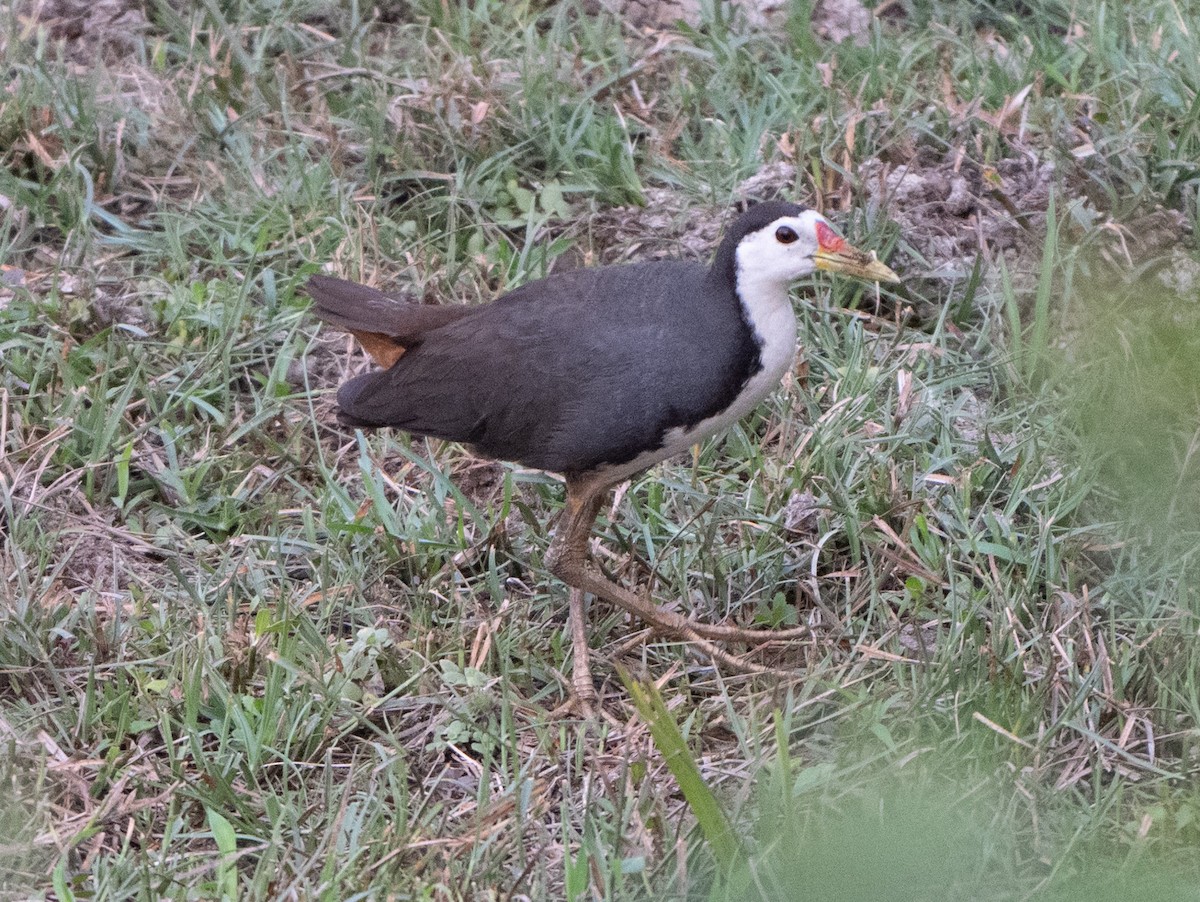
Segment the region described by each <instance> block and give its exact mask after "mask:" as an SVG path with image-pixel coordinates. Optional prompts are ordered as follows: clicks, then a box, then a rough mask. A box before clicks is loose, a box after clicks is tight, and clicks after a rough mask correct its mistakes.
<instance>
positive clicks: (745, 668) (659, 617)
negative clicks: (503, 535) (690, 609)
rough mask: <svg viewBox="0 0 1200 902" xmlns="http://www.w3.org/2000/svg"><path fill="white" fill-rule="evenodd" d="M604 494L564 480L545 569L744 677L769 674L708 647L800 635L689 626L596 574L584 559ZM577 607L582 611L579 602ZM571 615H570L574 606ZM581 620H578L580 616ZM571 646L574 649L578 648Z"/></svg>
mask: <svg viewBox="0 0 1200 902" xmlns="http://www.w3.org/2000/svg"><path fill="white" fill-rule="evenodd" d="M608 489H609V486H608V484H606V483H601V482H589V481H587V480H579V479H568V480H567V500H566V508H565V510H564V511H563V515H562V519H561V520H560V521H559V523H558V526H557V528H556V529H555V531H554V539H553V541H552V542H551V543H550V548H549V550H548V551H547V552H546V566H547V567H549V568H550V572H551V573H553V574H554V575H555V576H557V577H558V578H559V579H561V580H562V581H563V582H564V583H566V584H567V585H568V586H570V587H571V588H572V590H580V591H581V592H590V593H592V594H593V595H595V596H597V597H599V598H603V599H604V600H605V601H608V602H611V603H612V604H615V605H617V606H618V607H620V608H623V609H624V610H625V611H627V612H629V613H630V614H632V615H634V616H635V617H637V618H639V619H640V620H643V621H645V622H646V623H647V624H649V625H650V626H652V627H654V628H655V629H657V630H658V631H660V632H662V633H664V634H666V635H669V636H674V637H676V638H680V639H686V640H688V641H689V642H691V643H693V644H694V645H696V646H697V647H698V648H699V649H700V650H701V651H703V652H704V653H705V654H707V655H708V656H709V657H711V658H713V659H714V660H717V661H720V662H721V663H723V664H726V665H728V666H729V667H732V668H734V669H735V670H739V671H742V672H747V673H774V672H775V671H772V670H771V669H770V668H767V667H763V666H761V665H759V664H753V663H751V662H749V661H743V660H741V659H740V658H737V657H735V656H734V655H731V654H729V652H727V651H725V650H724V649H723V648H721V647H720V646H718V645H715V644H713V641H712V640H713V639H716V640H718V641H735V642H760V641H762V640H763V639H764V638H770V639H775V638H780V636H781V633H782V635H783V637H789V636H791V635H793V634H796V635H799V634H802V633H801V631H795V630H783V631H781V633H776V632H764V631H761V630H744V629H739V628H737V627H731V626H716V625H712V624H701V623H693V622H692V621H690V620H688V619H686V618H685V617H682V616H680V615H679V614H676V613H675V612H674V611H664V610H662V609H661V608H659V607H657V606H656V605H655V604H653V603H652V602H651V601H649V599H647V598H642V597H640V596H638V595H637V594H635V593H633V592H631V591H629V590H628V589H626V588H625V587H623V586H620V585H618V584H617V583H614V582H613V581H612V580H610V579H608V578H607V577H606V576H604V574H602V573H601V572H600V570H599V568H598V567H596V565H595V564H594V563H593V562H592V561H591V560H590V559H589V557H588V553H587V542H588V537H589V536H590V535H591V532H592V524H593V523H595V521H596V516H597V515H598V514H599V513H600V506H601V504H602V503H603V500H604V497H605V494H606V492H607V490H608ZM579 607H580V608H582V600H581V603H580V605H579ZM572 616H574V607H573V608H572ZM580 619H582V612H581V613H580ZM576 630H578V632H579V633H580V634H582V633H583V630H582V628H581V627H577V626H575V625H574V624H572V636H574V635H575V634H576V633H575V631H576ZM585 639H586V637H585ZM576 647H577V648H578V646H576Z"/></svg>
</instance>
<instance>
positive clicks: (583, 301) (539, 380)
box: [338, 262, 760, 473]
mask: <svg viewBox="0 0 1200 902" xmlns="http://www.w3.org/2000/svg"><path fill="white" fill-rule="evenodd" d="M759 365H760V364H759V359H758V346H757V343H756V342H755V341H754V338H753V335H752V333H751V332H750V329H749V327H748V326H747V325H746V323H745V322H744V320H743V318H742V314H741V306H740V304H739V303H738V301H737V298H736V296H735V295H734V294H733V292H732V291H731V290H729V289H728V288H727V287H719V286H717V285H715V284H714V283H713V282H712V281H710V280H709V278H708V270H707V269H706V268H704V267H703V266H700V265H698V264H691V263H665V262H664V263H646V264H636V265H633V266H622V267H609V268H606V269H596V270H577V271H574V272H568V273H563V274H561V275H556V276H551V277H550V278H548V279H543V280H541V281H538V282H534V283H531V284H529V285H526V286H524V287H522V288H520V289H518V290H516V291H514V292H512V293H511V294H509V295H506V296H505V297H503V298H501V299H500V300H498V301H496V302H495V303H493V304H491V305H489V306H487V307H483V308H480V309H479V311H478V313H476V314H475V315H473V316H470V317H467V318H465V319H462V320H459V321H457V322H453V323H449V324H447V325H445V326H442V327H440V328H437V329H434V330H432V331H430V332H428V333H426V334H425V335H423V336H422V340H421V342H420V343H419V344H418V345H416V346H415V347H414V348H412V349H411V350H410V351H409V352H408V353H406V354H405V355H404V356H403V357H402V358H400V360H399V361H398V362H397V363H396V364H395V366H393V367H392V368H391V369H389V370H386V371H383V372H376V373H369V374H367V375H365V376H360V377H358V378H356V379H353V380H351V381H350V382H347V383H346V384H345V385H343V386H342V387H341V389H340V390H339V392H338V403H339V405H340V406H341V408H342V410H343V412H344V414H345V415H346V419H347V420H348V421H349V422H352V423H356V424H359V425H374V426H395V427H397V428H400V429H404V430H406V431H408V432H412V433H415V434H418V435H429V436H435V437H439V438H447V439H453V440H457V441H464V442H469V443H471V444H474V445H475V446H477V447H478V448H479V449H480V450H481V451H483V452H484V453H486V454H488V455H490V456H492V457H496V458H500V459H503V460H515V461H519V462H521V463H524V464H526V465H528V466H533V467H539V468H542V469H546V470H552V471H556V472H567V473H569V472H580V471H584V470H589V469H592V468H594V467H596V466H599V465H601V464H604V463H614V464H615V463H624V462H626V461H628V460H631V459H633V458H634V457H636V456H637V455H638V454H639V453H640V452H642V451H645V450H648V449H653V448H657V447H659V445H661V442H662V438H663V435H664V434H665V433H666V432H667V430H669V429H671V428H673V427H676V426H689V425H692V424H694V423H696V422H699V421H700V420H702V419H705V418H706V417H708V416H711V415H712V414H714V413H716V412H718V411H720V410H721V409H723V408H724V407H726V406H728V404H729V403H731V402H732V400H733V398H734V397H735V396H736V394H737V391H738V390H739V389H740V388H741V386H742V385H743V384H744V383H745V381H746V379H747V378H749V376H750V375H752V374H753V373H754V372H755V371H756V370H757V369H758V367H759Z"/></svg>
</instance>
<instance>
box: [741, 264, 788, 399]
mask: <svg viewBox="0 0 1200 902" xmlns="http://www.w3.org/2000/svg"><path fill="white" fill-rule="evenodd" d="M744 256H745V255H744V254H743V248H738V252H737V294H738V300H739V301H741V303H742V309H743V310H744V311H745V313H746V320H747V321H748V322H749V323H750V328H752V329H753V330H754V334H755V337H756V338H757V339H758V342H759V356H760V357H761V358H762V369H761V370H760V371H759V372H758V373H757V374H755V375H754V376H753V377H752V378H751V379H750V384H748V385H747V388H749V387H750V385H754V384H755V383H757V381H758V380H759V379H760V378H761V379H766V380H768V384H767V385H766V387H765V388H763V390H762V393H761V394H757V395H756V397H755V400H754V403H757V402H758V401H759V400H761V399H762V398H763V397H765V396H766V394H767V393H768V392H770V390H771V389H772V388H773V387H774V386H775V383H777V382H778V381H779V380H780V379H782V378H783V374H784V373H785V372H787V370H788V369H789V368H790V367H791V365H792V361H793V360H794V359H795V356H796V312H795V310H793V309H792V300H791V297H790V296H789V295H788V286H789V285H790V283H791V281H792V280H791V279H790V278H787V277H786V276H781V275H780V274H779V273H773V272H770V271H766V272H764V271H763V270H762V269H761V268H760V267H756V266H753V265H747V262H746V260H745V259H744ZM749 394H755V393H754V392H749ZM751 406H753V405H751Z"/></svg>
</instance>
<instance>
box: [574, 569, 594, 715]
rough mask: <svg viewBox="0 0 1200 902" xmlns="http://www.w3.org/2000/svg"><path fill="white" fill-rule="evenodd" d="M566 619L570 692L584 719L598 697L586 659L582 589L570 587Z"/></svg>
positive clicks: (590, 663)
mask: <svg viewBox="0 0 1200 902" xmlns="http://www.w3.org/2000/svg"><path fill="white" fill-rule="evenodd" d="M568 619H569V621H570V624H569V626H570V628H571V691H572V692H573V693H574V694H575V699H576V701H577V702H578V703H579V707H580V708H581V709H582V710H581V711H580V712H579V713H581V714H582V715H583V716H584V717H593V716H594V707H595V705H596V704H597V703H598V702H599V701H600V697H599V695H597V694H596V684H595V683H593V682H592V662H591V661H590V660H589V658H588V655H589V653H590V652H589V649H588V639H587V618H586V612H585V611H584V609H583V589H576V588H575V587H574V586H572V587H571V601H570V612H569V614H568Z"/></svg>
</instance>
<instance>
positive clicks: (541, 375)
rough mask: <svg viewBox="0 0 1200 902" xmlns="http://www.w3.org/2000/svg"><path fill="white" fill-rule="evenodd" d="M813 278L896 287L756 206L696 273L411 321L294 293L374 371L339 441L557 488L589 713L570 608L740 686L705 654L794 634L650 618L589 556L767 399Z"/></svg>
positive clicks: (597, 273) (816, 218)
mask: <svg viewBox="0 0 1200 902" xmlns="http://www.w3.org/2000/svg"><path fill="white" fill-rule="evenodd" d="M818 270H823V271H828V272H834V273H841V274H844V275H848V276H851V277H854V278H856V279H859V280H863V281H868V282H880V283H896V282H899V281H900V278H899V277H898V276H897V275H896V274H895V273H894V272H893V271H892V270H891V269H890V268H889V267H888V266H886V265H885V264H884V263H882V262H881V261H879V260H878V259H877V258H876V256H875V254H873V253H868V252H865V251H862V250H859V249H858V248H856V247H854V246H852V245H851V244H850V243H849V242H847V241H846V239H845V238H843V237H842V236H841V235H840V234H839V233H838V231H837V230H836V229H835V228H834V226H833V225H832V223H830V221H829V220H828V219H826V217H825V216H823V215H822V214H821V213H819V212H817V211H816V210H813V209H810V208H808V207H805V206H803V205H801V204H796V203H791V202H787V201H767V202H762V203H758V204H755V205H753V206H751V207H749V208H748V209H747V210H745V211H744V212H743V213H741V214H740V215H739V216H738V217H737V218H736V219H735V220H734V222H733V223H732V224H731V225H730V226H729V228H728V229H727V230H726V233H725V235H724V238H723V240H722V241H721V242H720V244H719V246H718V248H717V250H716V253H715V255H714V257H713V259H712V262H711V263H710V264H708V265H705V264H703V263H700V262H696V261H678V260H656V261H648V262H637V263H627V264H620V265H613V266H603V267H594V268H581V269H575V270H569V271H566V272H560V273H554V274H551V275H549V276H547V277H545V278H542V279H538V280H536V281H532V282H529V283H526V284H524V285H522V286H520V287H518V288H516V289H515V290H513V291H510V292H508V293H507V294H504V295H503V296H501V297H499V298H497V299H496V300H494V301H491V302H490V303H487V304H482V305H474V306H470V305H428V304H420V303H416V302H413V301H411V300H405V299H404V298H400V297H393V296H391V295H389V294H386V293H384V292H382V291H379V290H377V289H375V288H371V287H368V286H365V285H360V284H357V283H354V282H348V281H345V280H342V279H339V278H335V277H333V276H328V275H323V274H314V275H312V276H311V277H310V278H309V280H308V283H307V285H306V287H305V290H306V292H307V294H308V295H309V296H310V297H311V299H312V301H313V313H314V314H315V315H316V317H317V318H319V319H320V320H322V321H324V322H325V323H328V324H329V325H331V326H333V327H336V328H339V329H341V330H344V331H348V332H350V333H351V334H353V335H354V336H355V338H356V339H357V340H358V342H359V343H360V344H361V345H362V346H363V348H364V349H365V350H366V351H367V352H368V354H370V356H371V357H372V358H373V359H374V361H375V362H376V363H377V364H378V365H379V368H378V369H375V370H372V371H370V372H367V373H365V374H362V375H359V376H356V377H354V378H351V379H350V380H349V381H347V382H345V383H343V384H342V385H341V386H340V387H339V388H338V391H337V404H338V413H337V416H338V419H339V421H340V422H341V423H343V424H344V425H346V426H350V427H355V428H362V429H373V428H380V427H391V428H394V429H399V430H403V431H405V432H408V433H410V434H411V435H414V436H427V437H432V438H438V439H448V440H452V441H456V442H462V443H465V444H466V445H468V446H469V447H471V448H472V449H473V450H474V451H476V452H477V453H479V454H481V455H483V456H486V457H490V458H493V459H497V460H503V461H510V462H514V463H518V464H521V465H523V466H526V467H531V468H536V469H540V470H545V471H549V472H551V473H555V474H559V475H560V476H561V477H562V478H563V479H564V481H565V483H566V498H565V502H564V507H563V513H562V514H561V516H560V519H559V522H558V524H557V526H556V528H555V531H554V536H553V538H552V540H551V543H550V547H549V549H548V550H547V552H546V555H545V563H546V565H547V568H548V569H549V571H550V572H551V573H553V574H554V575H555V576H557V577H558V578H559V579H561V580H562V581H563V582H564V583H566V585H567V586H568V587H569V589H570V593H569V611H568V620H569V623H570V632H571V640H572V680H571V686H572V690H573V692H574V694H575V697H576V698H578V699H579V701H580V702H581V706H582V708H583V710H584V711H585V712H588V711H590V710H591V705H592V704H593V703H594V702H595V701H596V699H597V693H596V691H595V686H594V683H593V680H592V674H591V668H590V662H589V645H588V640H587V628H586V622H585V608H584V602H585V593H590V594H592V595H594V596H596V597H599V598H603V599H605V600H607V601H609V602H611V603H613V604H616V605H618V606H620V607H622V608H624V609H625V610H626V611H628V612H629V613H630V614H632V615H634V616H636V617H638V618H640V619H641V620H643V621H645V622H646V623H647V624H648V625H650V626H651V627H653V628H654V629H655V630H656V631H657V632H659V633H662V634H666V635H669V636H673V637H676V638H680V639H684V640H687V641H689V642H691V643H692V644H693V645H694V646H696V647H698V648H699V649H700V650H701V651H703V652H705V653H707V654H708V655H709V656H710V657H711V658H712V659H714V660H716V661H721V662H724V663H727V664H730V665H732V666H734V667H737V668H738V669H739V670H743V671H744V670H751V671H755V670H765V669H766V668H764V667H762V666H761V665H754V664H751V663H750V662H746V661H743V660H742V659H741V658H739V657H735V656H733V655H732V654H730V653H729V652H727V651H726V650H725V649H724V648H722V647H721V645H720V644H719V643H723V642H729V641H737V642H748V641H757V640H759V639H762V638H764V634H765V633H766V634H769V635H767V637H768V638H771V639H779V638H781V637H788V636H799V635H801V634H803V632H804V631H803V629H802V628H801V629H791V630H769V631H764V630H754V629H746V628H742V627H737V626H732V625H729V624H707V623H701V622H698V621H694V620H690V619H688V618H686V617H684V616H682V615H680V614H678V613H677V612H674V611H669V610H664V609H662V608H659V607H658V606H657V605H655V604H654V603H653V602H652V601H651V600H650V598H649V597H648V594H645V595H643V594H639V593H637V592H634V591H632V590H630V589H628V588H626V587H625V586H622V585H620V584H619V583H616V582H614V581H612V580H610V579H609V578H608V577H607V576H605V575H604V574H603V573H602V572H601V570H600V569H599V567H598V566H597V565H596V564H595V563H594V562H593V561H592V559H591V557H590V555H589V554H588V539H589V537H590V534H591V531H592V528H593V525H594V523H595V520H596V517H597V516H598V514H599V511H600V509H601V507H602V505H603V503H604V500H605V499H606V498H607V497H608V494H609V491H610V490H611V489H612V488H613V487H614V486H616V485H617V484H619V483H621V482H622V481H624V480H626V479H628V478H629V477H631V476H633V475H634V474H636V473H639V472H641V471H642V470H645V469H647V468H648V467H650V466H652V465H653V464H655V463H657V462H659V461H661V460H664V459H666V458H668V457H671V456H673V455H675V454H677V453H679V452H681V451H684V450H686V449H688V448H689V447H691V446H692V445H695V444H697V443H699V442H701V441H703V440H704V439H706V438H708V437H710V436H712V435H715V434H717V433H719V432H721V431H722V430H724V429H725V428H726V427H728V426H730V425H731V424H733V423H735V422H737V421H738V420H739V419H740V418H741V417H743V416H744V415H746V414H747V413H749V412H750V411H751V410H752V409H753V408H754V407H755V406H756V405H757V404H758V403H759V402H760V401H761V400H762V399H763V398H765V397H766V396H767V395H768V394H769V393H770V392H771V391H772V389H774V388H775V386H776V385H777V384H778V383H779V382H780V380H781V378H782V377H783V375H784V373H786V372H787V371H788V370H789V369H790V368H791V367H792V364H793V360H794V358H795V353H796V329H797V321H796V314H795V311H794V309H793V306H792V302H791V298H790V292H789V289H790V286H791V284H792V283H793V282H795V281H796V280H798V279H801V278H803V277H805V276H808V275H811V274H812V273H814V272H816V271H818Z"/></svg>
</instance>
